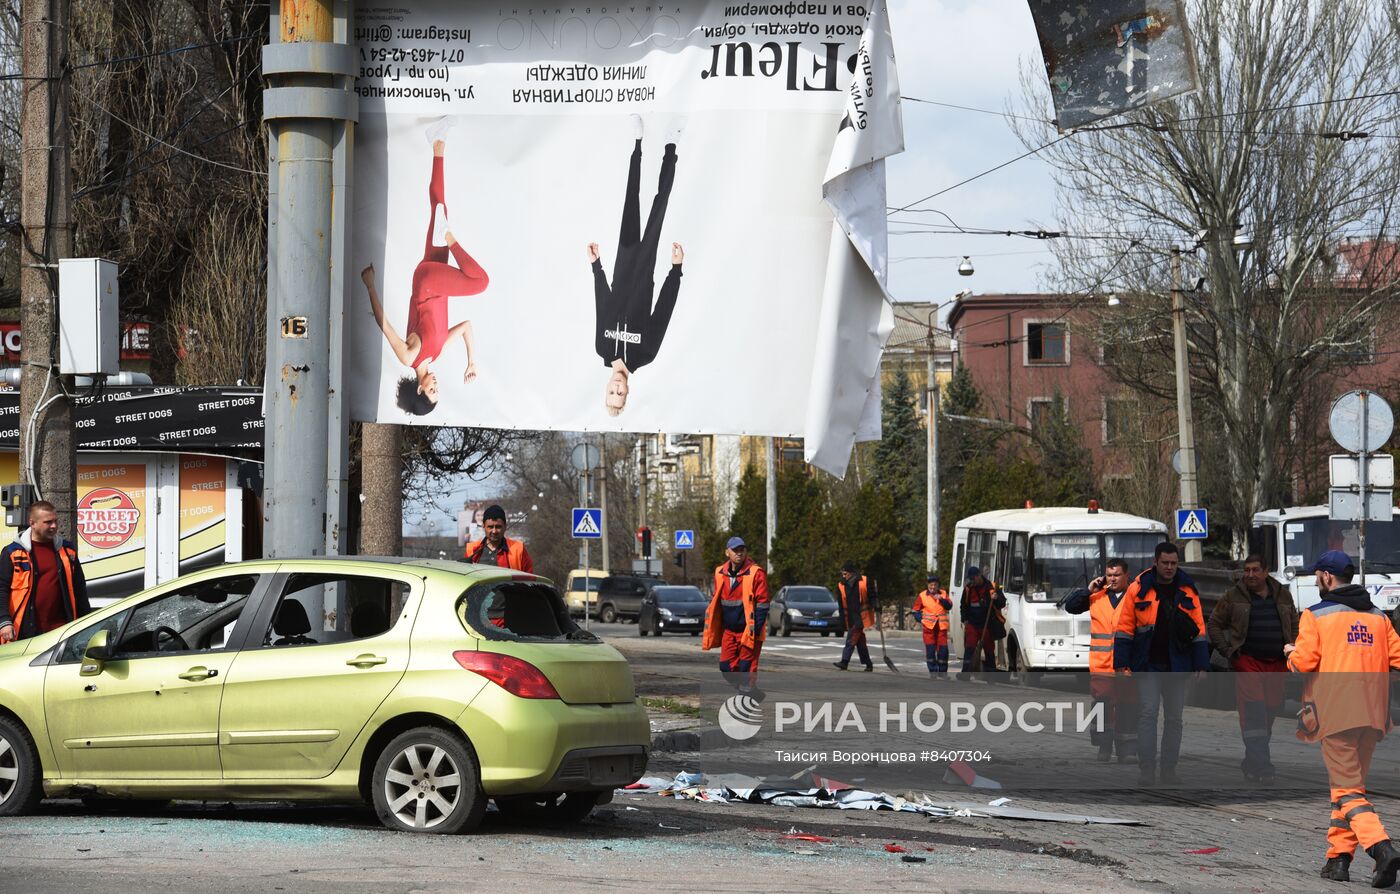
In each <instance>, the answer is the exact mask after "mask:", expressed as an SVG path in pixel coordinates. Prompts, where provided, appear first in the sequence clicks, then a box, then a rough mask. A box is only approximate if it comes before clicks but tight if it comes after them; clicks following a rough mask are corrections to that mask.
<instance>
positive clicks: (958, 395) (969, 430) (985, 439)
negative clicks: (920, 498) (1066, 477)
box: [938, 363, 1020, 569]
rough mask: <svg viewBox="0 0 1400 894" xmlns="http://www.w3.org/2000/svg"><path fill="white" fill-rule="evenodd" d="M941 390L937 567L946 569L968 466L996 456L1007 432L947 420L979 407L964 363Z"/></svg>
mask: <svg viewBox="0 0 1400 894" xmlns="http://www.w3.org/2000/svg"><path fill="white" fill-rule="evenodd" d="M943 391H944V393H943V396H942V400H941V401H940V404H939V419H938V485H939V491H940V497H941V499H940V506H941V507H942V511H941V512H940V513H939V520H938V527H939V531H938V567H939V568H943V569H947V568H948V567H949V564H948V563H949V562H950V561H951V557H952V549H953V528H954V527H955V526H956V525H957V522H958V519H960V518H963V515H962V514H958V512H957V507H959V506H960V505H961V503H960V500H959V492H960V489H961V487H962V483H963V479H964V477H965V476H966V468H967V465H968V463H970V462H972V461H973V460H974V459H976V458H978V457H981V456H987V455H994V454H995V453H997V444H998V442H999V441H1000V440H1001V439H1003V438H1004V437H1005V435H1006V433H1005V432H1004V431H1003V430H999V429H997V428H995V427H993V426H988V425H985V424H982V423H977V422H965V421H963V420H961V419H950V418H948V417H950V416H976V415H978V413H979V411H980V410H981V408H982V393H981V392H980V391H979V390H978V388H977V384H976V383H975V382H974V381H973V379H972V371H971V370H969V369H968V368H967V365H966V364H964V363H959V364H958V365H957V367H956V368H955V369H954V370H953V377H952V379H951V381H949V382H948V387H946V388H945V389H943ZM1016 505H1020V504H1016ZM998 508H1005V507H998Z"/></svg>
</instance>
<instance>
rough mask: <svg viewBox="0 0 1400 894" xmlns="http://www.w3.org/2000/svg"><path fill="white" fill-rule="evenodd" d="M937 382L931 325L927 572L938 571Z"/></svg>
mask: <svg viewBox="0 0 1400 894" xmlns="http://www.w3.org/2000/svg"><path fill="white" fill-rule="evenodd" d="M938 391H939V388H938V380H937V379H935V378H934V375H933V324H932V321H930V323H929V330H928V463H927V466H928V468H927V476H928V480H927V481H926V482H925V485H926V486H927V488H928V528H927V531H926V534H925V536H926V538H927V544H926V545H925V547H924V562H925V565H926V566H927V570H928V571H937V570H938V509H939V505H938V503H939V497H940V496H941V495H940V494H939V492H938Z"/></svg>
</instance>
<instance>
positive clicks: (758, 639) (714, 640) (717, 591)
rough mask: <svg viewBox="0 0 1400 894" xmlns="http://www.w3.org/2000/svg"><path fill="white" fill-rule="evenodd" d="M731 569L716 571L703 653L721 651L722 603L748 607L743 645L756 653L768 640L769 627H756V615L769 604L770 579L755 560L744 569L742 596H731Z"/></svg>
mask: <svg viewBox="0 0 1400 894" xmlns="http://www.w3.org/2000/svg"><path fill="white" fill-rule="evenodd" d="M728 565H729V563H728V562H721V563H720V565H719V567H718V568H716V569H715V588H714V595H713V596H711V597H710V607H709V608H708V609H707V610H706V611H705V634H704V636H702V637H701V638H700V648H701V650H703V651H708V650H710V649H716V648H719V646H720V644H721V643H722V642H723V640H724V610H723V609H722V608H721V605H720V604H721V603H722V602H727V603H729V604H731V605H733V604H734V603H735V602H742V603H743V605H744V632H743V634H742V635H741V636H740V637H739V643H740V645H742V646H744V647H745V648H749V649H752V648H755V647H756V646H758V645H759V644H761V643H762V642H763V641H764V639H766V638H767V636H768V625H767V624H754V613H755V612H756V611H757V608H758V605H759V603H767V602H768V575H767V574H766V573H764V571H763V569H762V568H760V567H758V565H756V564H755V563H754V561H753V560H752V559H750V560H748V564H747V565H745V566H744V567H743V568H742V569H740V572H739V575H738V577H739V592H738V593H737V594H735V593H732V592H727V590H728V587H729V574H728V572H727V571H725V567H726V566H728ZM755 627H757V630H756V631H755V629H754V628H755Z"/></svg>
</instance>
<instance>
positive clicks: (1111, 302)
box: [1108, 292, 1123, 307]
mask: <svg viewBox="0 0 1400 894" xmlns="http://www.w3.org/2000/svg"><path fill="white" fill-rule="evenodd" d="M1122 303H1123V302H1121V301H1119V300H1118V293H1117V292H1109V293H1108V306H1109V307H1117V306H1118V305H1120V304H1122Z"/></svg>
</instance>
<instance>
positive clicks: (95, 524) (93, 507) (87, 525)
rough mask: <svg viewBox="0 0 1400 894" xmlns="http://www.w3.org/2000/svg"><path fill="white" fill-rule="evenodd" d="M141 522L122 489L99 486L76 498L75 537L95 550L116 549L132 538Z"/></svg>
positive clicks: (138, 510)
mask: <svg viewBox="0 0 1400 894" xmlns="http://www.w3.org/2000/svg"><path fill="white" fill-rule="evenodd" d="M140 521H141V510H140V509H137V508H136V504H135V503H133V502H132V500H131V497H130V496H128V495H127V493H126V492H125V491H121V490H117V489H116V488H115V487H98V488H94V489H93V490H91V491H89V492H88V494H87V496H85V497H83V498H82V499H81V500H79V501H78V536H79V537H82V538H83V540H85V541H87V543H88V545H89V546H91V547H93V548H94V549H115V548H116V547H119V546H121V545H122V544H124V543H126V542H127V541H128V540H130V539H131V535H132V534H133V533H135V532H136V525H137V523H138V522H140Z"/></svg>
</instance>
